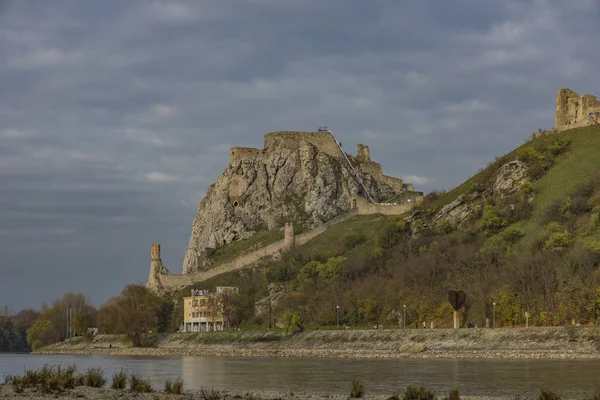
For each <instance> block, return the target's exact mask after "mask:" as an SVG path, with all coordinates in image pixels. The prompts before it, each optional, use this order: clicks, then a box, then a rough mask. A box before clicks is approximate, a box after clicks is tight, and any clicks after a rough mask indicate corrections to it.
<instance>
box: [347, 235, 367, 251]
mask: <svg viewBox="0 0 600 400" xmlns="http://www.w3.org/2000/svg"><path fill="white" fill-rule="evenodd" d="M366 241H367V237H366V236H365V235H364V234H363V233H361V232H352V233H350V234H348V235H346V237H345V238H344V246H345V247H346V249H347V250H352V249H353V248H355V247H357V246H359V245H361V244H363V243H364V242H366Z"/></svg>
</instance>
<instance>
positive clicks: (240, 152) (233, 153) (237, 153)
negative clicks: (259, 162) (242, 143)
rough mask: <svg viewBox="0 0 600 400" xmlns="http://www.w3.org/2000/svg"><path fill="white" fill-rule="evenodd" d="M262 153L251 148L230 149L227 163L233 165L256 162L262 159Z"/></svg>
mask: <svg viewBox="0 0 600 400" xmlns="http://www.w3.org/2000/svg"><path fill="white" fill-rule="evenodd" d="M262 155H263V151H262V150H259V149H253V148H251V147H232V148H231V150H230V151H229V163H230V164H231V165H235V164H237V163H238V162H240V161H244V160H256V159H257V158H259V157H262Z"/></svg>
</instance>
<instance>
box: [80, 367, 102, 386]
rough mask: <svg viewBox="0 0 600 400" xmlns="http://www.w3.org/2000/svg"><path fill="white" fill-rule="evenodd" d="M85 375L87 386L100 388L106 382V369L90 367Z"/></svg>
mask: <svg viewBox="0 0 600 400" xmlns="http://www.w3.org/2000/svg"><path fill="white" fill-rule="evenodd" d="M83 377H84V385H85V386H89V387H94V388H100V387H103V386H104V385H105V384H106V378H104V371H103V370H102V369H101V368H89V369H88V370H87V372H86V373H85V374H83Z"/></svg>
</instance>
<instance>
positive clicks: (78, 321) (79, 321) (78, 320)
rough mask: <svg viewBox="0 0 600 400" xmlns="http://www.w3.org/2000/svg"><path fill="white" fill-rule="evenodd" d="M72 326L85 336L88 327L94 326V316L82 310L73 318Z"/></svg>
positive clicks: (78, 333) (80, 334)
mask: <svg viewBox="0 0 600 400" xmlns="http://www.w3.org/2000/svg"><path fill="white" fill-rule="evenodd" d="M71 326H72V327H73V330H74V331H75V333H76V334H77V335H79V336H84V335H86V334H87V330H88V328H91V327H92V317H91V316H90V315H89V314H88V313H83V312H80V313H78V314H77V315H75V317H74V318H73V323H72V325H71Z"/></svg>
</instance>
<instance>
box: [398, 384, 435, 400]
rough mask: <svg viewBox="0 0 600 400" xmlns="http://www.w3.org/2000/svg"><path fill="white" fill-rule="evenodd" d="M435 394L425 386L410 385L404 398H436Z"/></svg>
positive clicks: (416, 399)
mask: <svg viewBox="0 0 600 400" xmlns="http://www.w3.org/2000/svg"><path fill="white" fill-rule="evenodd" d="M434 399H435V394H434V393H433V392H432V391H431V390H429V389H427V388H426V387H424V386H420V387H416V386H409V387H407V388H406V391H405V392H404V395H403V396H402V400H434Z"/></svg>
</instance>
